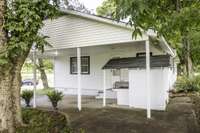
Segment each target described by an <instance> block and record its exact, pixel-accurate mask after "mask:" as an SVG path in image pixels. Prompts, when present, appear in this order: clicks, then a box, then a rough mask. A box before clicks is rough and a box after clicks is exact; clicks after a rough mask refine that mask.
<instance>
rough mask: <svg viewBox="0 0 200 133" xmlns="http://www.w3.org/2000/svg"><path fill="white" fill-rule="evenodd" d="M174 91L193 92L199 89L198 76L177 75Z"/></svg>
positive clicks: (199, 79)
mask: <svg viewBox="0 0 200 133" xmlns="http://www.w3.org/2000/svg"><path fill="white" fill-rule="evenodd" d="M176 91H177V92H195V91H200V76H194V77H190V78H188V77H186V76H181V77H178V80H177V82H176Z"/></svg>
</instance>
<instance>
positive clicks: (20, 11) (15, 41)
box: [0, 0, 60, 133]
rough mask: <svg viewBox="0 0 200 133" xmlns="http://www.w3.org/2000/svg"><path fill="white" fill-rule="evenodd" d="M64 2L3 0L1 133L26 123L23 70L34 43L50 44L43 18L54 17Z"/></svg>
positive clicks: (0, 2) (39, 45)
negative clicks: (22, 84) (40, 30)
mask: <svg viewBox="0 0 200 133" xmlns="http://www.w3.org/2000/svg"><path fill="white" fill-rule="evenodd" d="M59 3H60V1H59V2H58V1H56V0H0V6H1V10H0V132H1V131H4V130H5V131H7V132H8V133H15V129H16V127H17V126H21V125H22V118H21V105H20V88H21V69H22V66H23V63H24V61H25V59H26V57H27V56H28V54H29V51H30V49H31V48H32V45H33V44H36V45H35V47H36V48H38V49H40V50H42V49H43V48H44V45H45V44H47V42H46V41H45V38H46V37H45V36H43V35H41V34H39V33H38V31H39V29H40V28H41V27H42V26H43V20H44V19H47V18H53V17H54V16H55V14H56V13H57V6H58V5H59Z"/></svg>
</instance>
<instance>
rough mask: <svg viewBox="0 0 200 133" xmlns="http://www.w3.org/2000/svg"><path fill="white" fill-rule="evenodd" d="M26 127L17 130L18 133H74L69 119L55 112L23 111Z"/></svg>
mask: <svg viewBox="0 0 200 133" xmlns="http://www.w3.org/2000/svg"><path fill="white" fill-rule="evenodd" d="M22 116H23V122H24V123H25V124H26V125H25V126H24V127H20V128H17V133H72V130H71V129H70V127H69V121H68V118H67V117H66V116H65V115H64V114H61V113H58V112H55V111H43V110H39V109H23V110H22Z"/></svg>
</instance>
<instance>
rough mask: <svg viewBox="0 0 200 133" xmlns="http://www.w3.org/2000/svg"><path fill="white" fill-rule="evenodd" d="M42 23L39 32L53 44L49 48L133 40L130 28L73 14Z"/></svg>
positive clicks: (139, 38)
mask: <svg viewBox="0 0 200 133" xmlns="http://www.w3.org/2000/svg"><path fill="white" fill-rule="evenodd" d="M44 23H45V26H44V27H43V28H42V29H41V33H42V34H44V35H46V36H48V37H49V38H48V39H47V41H48V42H49V43H50V44H51V45H52V46H53V48H52V47H51V48H49V49H62V48H72V47H83V46H94V45H106V44H115V43H123V42H133V41H135V39H134V38H132V32H133V31H132V30H131V29H128V28H125V27H124V28H122V27H119V26H115V25H111V24H107V23H103V22H98V21H94V20H91V19H87V18H83V17H78V16H73V15H66V16H63V17H59V18H57V19H54V20H46V21H45V22H44ZM136 40H138V41H141V40H144V38H141V37H138V38H137V39H136ZM47 49H48V48H47Z"/></svg>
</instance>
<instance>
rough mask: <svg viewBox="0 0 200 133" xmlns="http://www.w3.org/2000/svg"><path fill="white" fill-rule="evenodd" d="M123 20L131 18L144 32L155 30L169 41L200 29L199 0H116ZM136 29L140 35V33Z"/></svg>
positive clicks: (118, 12) (133, 23)
mask: <svg viewBox="0 0 200 133" xmlns="http://www.w3.org/2000/svg"><path fill="white" fill-rule="evenodd" d="M114 1H115V2H116V5H117V9H116V12H117V14H118V18H119V19H124V18H129V24H130V25H132V26H134V27H135V29H136V30H137V31H138V32H140V28H142V29H143V30H145V31H147V30H148V29H153V30H155V31H157V32H158V33H159V34H161V35H163V36H164V37H166V38H167V39H168V40H169V41H174V42H177V40H179V41H180V39H181V37H182V36H185V35H187V34H188V33H189V32H193V31H194V30H198V29H200V10H199V9H200V2H199V0H114ZM138 32H136V34H138Z"/></svg>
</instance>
